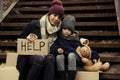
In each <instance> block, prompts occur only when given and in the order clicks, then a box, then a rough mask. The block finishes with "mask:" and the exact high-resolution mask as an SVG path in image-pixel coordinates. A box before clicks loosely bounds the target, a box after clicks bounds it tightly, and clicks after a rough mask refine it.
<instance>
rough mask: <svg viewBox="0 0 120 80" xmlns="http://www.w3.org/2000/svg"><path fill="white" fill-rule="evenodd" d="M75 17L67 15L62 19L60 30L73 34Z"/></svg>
mask: <svg viewBox="0 0 120 80" xmlns="http://www.w3.org/2000/svg"><path fill="white" fill-rule="evenodd" d="M75 23H76V20H75V17H74V16H72V15H67V16H65V18H64V19H63V22H62V24H61V28H62V29H70V30H71V31H72V32H75Z"/></svg>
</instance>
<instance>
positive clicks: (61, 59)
mask: <svg viewBox="0 0 120 80" xmlns="http://www.w3.org/2000/svg"><path fill="white" fill-rule="evenodd" d="M67 59H68V70H69V71H75V70H76V55H75V53H69V54H68V56H67ZM56 62H57V69H58V71H64V70H65V65H66V64H65V56H64V55H63V54H60V55H57V57H56Z"/></svg>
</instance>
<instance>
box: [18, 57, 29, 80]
mask: <svg viewBox="0 0 120 80" xmlns="http://www.w3.org/2000/svg"><path fill="white" fill-rule="evenodd" d="M28 59H29V57H28V56H22V55H19V56H18V59H17V66H16V68H17V69H18V71H19V73H20V75H19V80H26V76H27V74H28V72H29V68H30V67H29V64H28Z"/></svg>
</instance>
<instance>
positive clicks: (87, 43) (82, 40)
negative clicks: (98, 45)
mask: <svg viewBox="0 0 120 80" xmlns="http://www.w3.org/2000/svg"><path fill="white" fill-rule="evenodd" d="M80 43H81V44H82V45H89V40H88V39H86V38H80Z"/></svg>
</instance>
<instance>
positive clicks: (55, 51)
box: [50, 40, 61, 56]
mask: <svg viewBox="0 0 120 80" xmlns="http://www.w3.org/2000/svg"><path fill="white" fill-rule="evenodd" d="M60 47H61V46H60V45H59V44H58V42H57V40H56V41H55V42H54V44H53V45H52V46H51V47H50V53H51V54H53V55H54V56H56V55H57V54H58V51H57V49H58V48H60Z"/></svg>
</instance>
